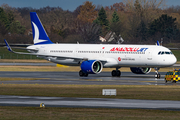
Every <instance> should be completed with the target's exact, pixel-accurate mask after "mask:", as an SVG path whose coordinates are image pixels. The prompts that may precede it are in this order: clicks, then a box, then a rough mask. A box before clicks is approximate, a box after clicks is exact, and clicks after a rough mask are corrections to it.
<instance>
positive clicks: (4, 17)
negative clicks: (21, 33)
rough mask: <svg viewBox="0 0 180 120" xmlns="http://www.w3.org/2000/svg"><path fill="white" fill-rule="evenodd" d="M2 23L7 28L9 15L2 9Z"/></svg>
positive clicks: (0, 11) (0, 15) (0, 10)
mask: <svg viewBox="0 0 180 120" xmlns="http://www.w3.org/2000/svg"><path fill="white" fill-rule="evenodd" d="M0 21H1V22H2V23H3V24H4V25H5V26H7V25H8V23H9V21H8V18H7V15H6V13H5V12H4V9H3V8H1V7H0Z"/></svg>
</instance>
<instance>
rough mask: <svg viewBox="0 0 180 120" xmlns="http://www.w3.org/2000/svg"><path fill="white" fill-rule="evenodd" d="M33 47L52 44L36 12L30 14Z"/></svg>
mask: <svg viewBox="0 0 180 120" xmlns="http://www.w3.org/2000/svg"><path fill="white" fill-rule="evenodd" d="M30 17H31V26H32V32H33V41H34V45H38V44H53V42H52V41H51V40H50V39H49V37H48V35H47V33H46V31H45V29H44V27H43V26H42V23H41V21H40V19H39V17H38V15H37V14H36V12H30Z"/></svg>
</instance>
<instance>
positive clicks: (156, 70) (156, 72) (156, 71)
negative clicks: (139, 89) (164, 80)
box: [154, 68, 161, 79]
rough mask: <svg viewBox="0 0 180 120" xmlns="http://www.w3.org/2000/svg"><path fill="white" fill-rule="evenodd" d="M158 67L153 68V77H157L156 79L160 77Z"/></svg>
mask: <svg viewBox="0 0 180 120" xmlns="http://www.w3.org/2000/svg"><path fill="white" fill-rule="evenodd" d="M159 69H160V68H154V70H155V78H157V79H160V77H161V75H160V74H159V73H158V70H159Z"/></svg>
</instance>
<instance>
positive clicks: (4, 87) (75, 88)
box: [0, 84, 180, 101]
mask: <svg viewBox="0 0 180 120" xmlns="http://www.w3.org/2000/svg"><path fill="white" fill-rule="evenodd" d="M102 89H116V90H117V96H102ZM0 91H1V92H0V94H1V95H20V96H26V95H28V96H50V97H82V98H114V99H142V100H178V101H179V100H180V94H179V93H180V86H176V85H173V86H154V85H45V84H44V85H41V84H25V85H24V84H23V85H19V84H0Z"/></svg>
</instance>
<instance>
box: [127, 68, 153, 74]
mask: <svg viewBox="0 0 180 120" xmlns="http://www.w3.org/2000/svg"><path fill="white" fill-rule="evenodd" d="M130 69H131V72H133V73H135V74H148V73H149V72H150V71H151V68H145V67H131V68H130Z"/></svg>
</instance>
